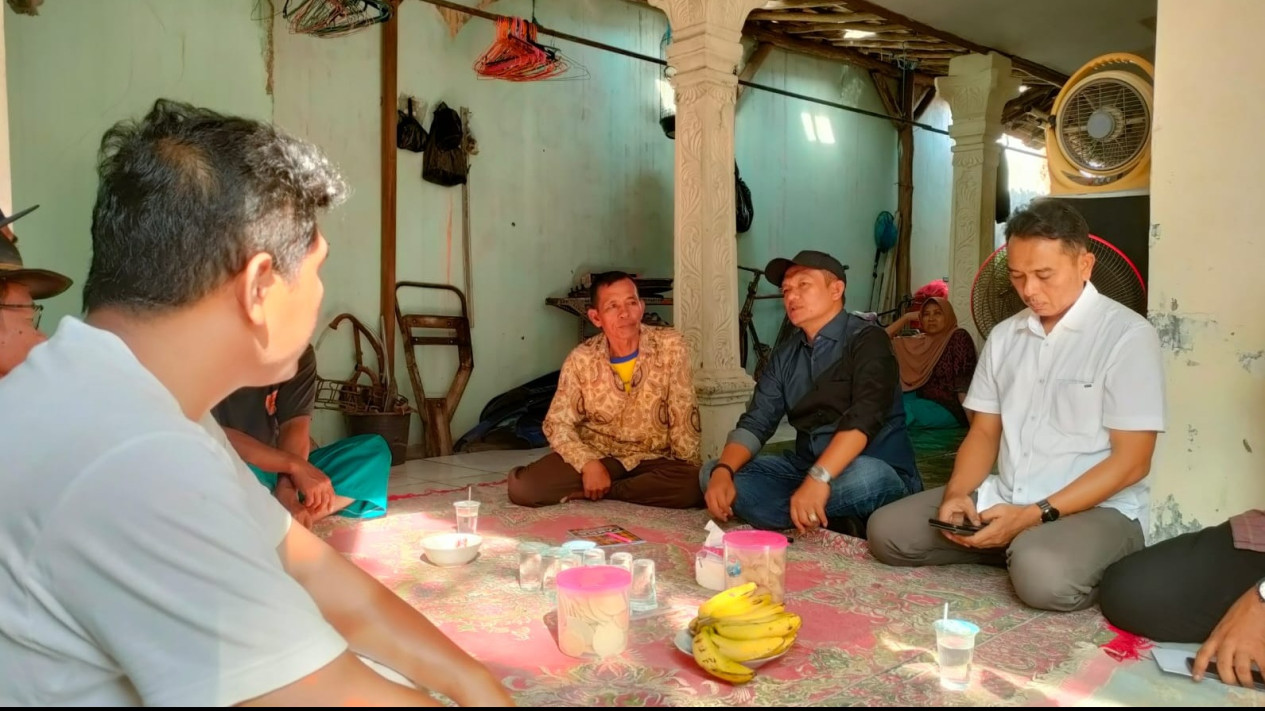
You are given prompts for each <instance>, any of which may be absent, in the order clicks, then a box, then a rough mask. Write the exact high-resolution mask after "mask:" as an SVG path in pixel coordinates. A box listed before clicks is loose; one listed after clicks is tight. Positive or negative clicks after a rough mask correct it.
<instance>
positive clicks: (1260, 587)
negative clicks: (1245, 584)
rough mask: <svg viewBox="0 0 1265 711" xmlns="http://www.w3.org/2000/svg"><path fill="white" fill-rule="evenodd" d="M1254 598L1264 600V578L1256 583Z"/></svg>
mask: <svg viewBox="0 0 1265 711" xmlns="http://www.w3.org/2000/svg"><path fill="white" fill-rule="evenodd" d="M1256 598H1257V599H1258V600H1260V601H1261V602H1265V580H1262V581H1261V582H1259V583H1257V584H1256Z"/></svg>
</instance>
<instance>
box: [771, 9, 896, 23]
mask: <svg viewBox="0 0 1265 711" xmlns="http://www.w3.org/2000/svg"><path fill="white" fill-rule="evenodd" d="M747 19H748V20H753V21H755V22H770V21H772V22H813V23H817V24H821V25H854V24H857V23H860V22H872V21H874V20H882V19H883V18H882V17H880V16H878V15H871V14H869V13H862V12H817V13H812V12H788V11H779V10H755V11H754V12H752V13H751V14H750V15H747Z"/></svg>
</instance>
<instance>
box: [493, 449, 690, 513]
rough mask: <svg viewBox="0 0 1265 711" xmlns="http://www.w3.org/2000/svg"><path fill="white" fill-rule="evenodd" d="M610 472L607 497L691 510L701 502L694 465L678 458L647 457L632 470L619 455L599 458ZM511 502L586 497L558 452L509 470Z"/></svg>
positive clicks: (548, 502) (575, 474)
mask: <svg viewBox="0 0 1265 711" xmlns="http://www.w3.org/2000/svg"><path fill="white" fill-rule="evenodd" d="M602 464H604V465H606V471H607V472H609V473H610V475H611V490H610V492H608V493H607V494H606V498H608V499H614V500H615V501H627V502H628V503H630V504H641V505H642V506H658V507H661V508H666V509H691V508H699V507H701V506H703V491H702V489H700V488H699V486H698V465H697V464H690V463H689V462H683V461H681V460H679V459H649V460H646V461H644V462H642V463H641V464H638V465H637V466H636V467H633V469H632V470H631V471H630V470H628V469H625V468H624V465H622V464H620V463H619V460H618V459H614V458H613V457H606V458H604V459H602ZM509 496H510V501H511V502H513V503H515V504H518V505H519V506H532V507H536V506H552V505H554V504H560V503H564V502H566V501H570V500H573V499H583V498H584V482H583V480H582V478H581V476H580V473H579V472H577V471H576V470H575V469H573V468H571V465H570V464H567V463H566V462H564V461H563V460H562V457H560V456H558V454H557V453H556V452H551V453H549V455H547V456H545V457H543V458H541V459H538V460H537V461H535V462H533V463H531V464H528V465H527V466H525V467H516V468H515V469H514V470H512V471H511V472H510V473H509Z"/></svg>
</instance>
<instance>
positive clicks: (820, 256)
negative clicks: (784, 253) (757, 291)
mask: <svg viewBox="0 0 1265 711" xmlns="http://www.w3.org/2000/svg"><path fill="white" fill-rule="evenodd" d="M791 267H807V268H809V269H821V270H823V271H827V272H830V273H831V274H834V275H835V276H837V277H839V278H840V279H842V280H843V283H844V284H845V285H846V284H847V283H848V268H847V267H846V266H844V265H842V264H840V263H839V260H838V259H835V258H834V257H832V256H830V255H829V254H826V253H825V252H818V251H815V250H811V249H805V250H804V251H802V252H800V253H799V254H797V255H795V258H794V259H785V258H782V257H778V258H777V259H774V260H773V261H771V262H769V266H767V267H765V268H764V278H766V279H768V280H769V283H770V284H772V285H773V286H776V287H781V286H782V279H783V278H784V277H785V276H786V270H788V269H790V268H791Z"/></svg>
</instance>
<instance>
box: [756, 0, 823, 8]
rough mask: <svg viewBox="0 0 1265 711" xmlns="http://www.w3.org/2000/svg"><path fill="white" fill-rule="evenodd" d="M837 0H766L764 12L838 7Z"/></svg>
mask: <svg viewBox="0 0 1265 711" xmlns="http://www.w3.org/2000/svg"><path fill="white" fill-rule="evenodd" d="M838 6H839V0H768V2H766V3H764V9H765V10H803V9H806V8H814V7H838Z"/></svg>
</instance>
